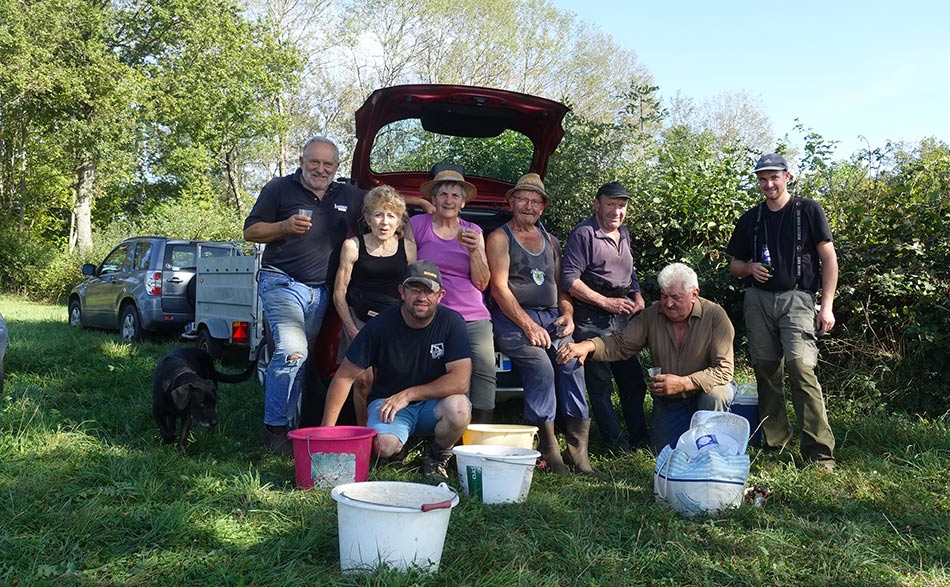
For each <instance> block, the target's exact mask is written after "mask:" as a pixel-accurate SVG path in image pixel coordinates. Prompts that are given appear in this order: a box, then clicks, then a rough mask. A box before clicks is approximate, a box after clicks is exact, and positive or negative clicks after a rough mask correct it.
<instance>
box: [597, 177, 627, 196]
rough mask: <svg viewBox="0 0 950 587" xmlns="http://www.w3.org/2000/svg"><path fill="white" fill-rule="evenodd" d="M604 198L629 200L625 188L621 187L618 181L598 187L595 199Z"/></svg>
mask: <svg viewBox="0 0 950 587" xmlns="http://www.w3.org/2000/svg"><path fill="white" fill-rule="evenodd" d="M601 196H604V197H605V198H627V199H628V200H629V199H630V194H628V193H627V188H625V187H623V184H621V183H620V182H619V181H612V182H610V183H605V184H604V185H602V186H600V189H598V190H597V197H598V198H599V197H601Z"/></svg>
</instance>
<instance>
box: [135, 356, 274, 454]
mask: <svg viewBox="0 0 950 587" xmlns="http://www.w3.org/2000/svg"><path fill="white" fill-rule="evenodd" d="M256 366H257V364H256V363H255V362H251V363H250V364H249V365H248V367H247V369H246V370H245V371H244V372H243V373H238V374H235V375H230V374H226V373H219V372H218V371H217V370H215V368H214V359H212V358H211V355H209V354H208V353H206V352H205V351H203V350H200V349H196V348H183V349H175V350H173V351H172V352H170V353H168V354H167V355H165V356H164V357H162V359H161V360H160V361H159V362H158V364H157V365H155V375H154V376H153V377H152V415H153V416H154V417H155V422H156V423H157V424H158V431H159V432H160V433H161V435H162V440H163V441H164V442H165V443H166V444H171V443H173V442H175V428H176V427H177V423H178V422H177V420H178V418H181V434H180V435H179V436H178V450H180V451H181V452H185V445H186V444H187V443H188V433H189V432H190V431H191V424H192V422H197V423H198V424H199V425H201V426H204V427H206V428H213V427H214V426H216V425H217V424H218V417H217V414H216V410H215V408H216V406H217V403H218V386H217V383H216V382H217V381H220V382H222V383H239V382H241V381H244V380H245V379H247V378H248V377H250V376H251V374H252V373H254V371H255V369H256Z"/></svg>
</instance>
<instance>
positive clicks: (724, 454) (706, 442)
mask: <svg viewBox="0 0 950 587" xmlns="http://www.w3.org/2000/svg"><path fill="white" fill-rule="evenodd" d="M748 439H749V423H748V421H747V420H746V419H745V418H742V417H741V416H736V415H735V414H730V413H728V412H708V411H699V412H696V414H694V415H693V418H692V420H691V421H690V429H689V430H687V431H686V432H685V433H683V435H682V436H680V440H679V441H678V442H677V445H676V448H673V447H671V446H666V447H664V448H663V450H662V451H661V452H660V455H659V456H658V457H657V460H656V469H654V471H653V494H654V496H655V497H656V500H657V502H658V503H663V504H666V505H668V506H669V507H671V508H672V509H674V510H677V511H679V512H681V513H682V514H683V515H685V516H694V515H696V514H699V513H702V512H706V513H715V512H718V511H719V510H721V509H723V508H727V507H737V506H738V505H739V504H741V503H742V496H743V492H744V490H745V484H746V481H747V480H748V478H749V464H750V463H749V455H748V454H746V452H745V451H746V446H747V443H748Z"/></svg>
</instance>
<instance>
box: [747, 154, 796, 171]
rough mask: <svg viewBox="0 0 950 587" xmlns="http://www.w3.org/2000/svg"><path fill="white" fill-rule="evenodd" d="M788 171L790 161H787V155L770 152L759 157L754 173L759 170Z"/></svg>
mask: <svg viewBox="0 0 950 587" xmlns="http://www.w3.org/2000/svg"><path fill="white" fill-rule="evenodd" d="M776 170H778V171H788V163H786V162H785V157H782V156H781V155H778V154H776V153H769V154H768V155H762V156H761V157H759V160H758V161H756V162H755V169H754V170H753V173H758V172H759V171H776Z"/></svg>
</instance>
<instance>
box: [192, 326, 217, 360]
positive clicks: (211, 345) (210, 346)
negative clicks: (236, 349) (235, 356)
mask: <svg viewBox="0 0 950 587" xmlns="http://www.w3.org/2000/svg"><path fill="white" fill-rule="evenodd" d="M196 344H197V346H198V348H199V349H200V350H203V351H204V352H206V353H208V354H209V355H211V358H212V359H214V360H219V359H221V354H222V346H221V341H219V340H218V339H216V338H214V337H213V336H211V333H210V332H208V330H207V329H206V328H202V329H201V331H200V332H199V333H198V340H197V342H196Z"/></svg>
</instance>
